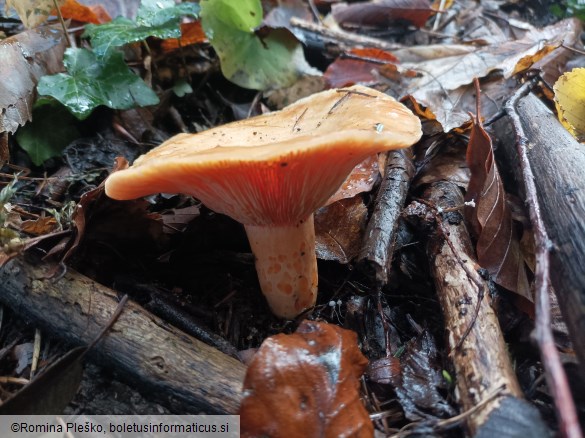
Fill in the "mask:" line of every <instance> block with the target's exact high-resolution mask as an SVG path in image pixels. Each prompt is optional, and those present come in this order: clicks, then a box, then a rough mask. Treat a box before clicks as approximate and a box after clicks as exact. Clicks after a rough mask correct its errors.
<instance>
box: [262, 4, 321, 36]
mask: <svg viewBox="0 0 585 438" xmlns="http://www.w3.org/2000/svg"><path fill="white" fill-rule="evenodd" d="M293 17H296V18H301V19H303V20H309V21H311V20H313V14H312V13H311V10H310V9H309V6H308V5H307V3H306V2H304V1H303V0H278V2H277V5H276V7H274V8H272V9H271V10H270V11H269V12H268V13H267V14H266V17H264V20H263V21H262V24H263V25H264V26H269V27H273V28H276V27H284V28H286V29H288V30H290V31H291V32H292V33H294V34H295V36H297V38H298V37H301V38H302V33H300V32H299V33H296V32H297V28H295V27H294V26H291V25H290V19H291V18H293ZM301 41H302V40H301Z"/></svg>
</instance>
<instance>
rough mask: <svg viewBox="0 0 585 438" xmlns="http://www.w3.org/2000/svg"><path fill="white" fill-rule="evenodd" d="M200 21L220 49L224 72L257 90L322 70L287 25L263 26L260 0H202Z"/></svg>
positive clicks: (290, 82) (208, 35)
mask: <svg viewBox="0 0 585 438" xmlns="http://www.w3.org/2000/svg"><path fill="white" fill-rule="evenodd" d="M200 4H201V25H202V26H203V30H204V31H205V34H206V35H207V37H208V38H209V41H210V42H211V45H212V46H213V48H214V49H215V51H216V52H217V54H218V56H219V60H220V64H221V71H222V73H223V75H224V76H225V77H226V78H227V79H229V80H230V81H232V82H234V83H235V84H237V85H239V86H241V87H244V88H252V89H255V90H266V89H271V88H282V87H286V86H289V85H292V84H293V83H294V82H295V81H296V80H297V79H298V78H299V76H300V75H301V74H304V73H308V74H320V73H319V72H317V70H315V69H313V68H312V67H311V66H309V64H308V63H307V61H306V60H305V57H304V54H303V48H302V46H301V44H300V43H299V42H298V41H297V39H296V38H295V37H294V35H293V34H292V33H291V32H290V31H288V30H287V29H284V28H281V29H274V28H269V27H266V26H264V27H261V28H259V29H256V27H257V26H258V25H260V23H261V22H262V6H261V3H260V0H241V1H238V2H237V4H235V3H234V2H233V1H232V0H201V2H200Z"/></svg>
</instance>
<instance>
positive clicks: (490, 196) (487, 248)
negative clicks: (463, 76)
mask: <svg viewBox="0 0 585 438" xmlns="http://www.w3.org/2000/svg"><path fill="white" fill-rule="evenodd" d="M477 87H478V94H479V85H477ZM478 99H479V97H478ZM480 117H481V116H480V115H479V114H478V115H476V116H475V117H474V119H473V126H472V128H471V135H470V137H469V144H468V147H467V165H468V166H469V170H470V171H471V177H470V180H469V186H468V188H467V193H466V195H465V200H466V201H471V200H473V201H474V202H475V207H472V206H466V208H465V215H466V218H467V220H468V221H469V223H470V224H471V230H472V232H473V234H474V235H475V237H476V238H477V244H476V253H477V260H478V262H479V264H480V265H481V266H482V267H484V268H486V269H487V270H488V271H489V273H490V275H491V276H492V278H493V280H494V281H495V282H496V283H497V284H499V285H501V286H503V287H505V288H506V289H509V290H511V291H514V292H516V293H518V294H520V295H522V296H524V297H525V298H527V299H529V300H531V301H532V295H531V292H530V287H529V284H528V278H527V274H526V267H525V264H524V257H523V255H522V251H521V248H520V239H519V236H518V232H517V230H516V227H515V225H514V223H513V221H512V215H511V213H510V209H509V208H508V205H507V203H506V194H505V192H504V186H503V184H502V180H501V177H500V174H499V172H498V168H497V166H496V163H495V158H494V153H493V146H492V140H491V138H490V136H489V135H488V133H487V132H486V131H485V130H484V129H483V126H482V124H481V121H480Z"/></svg>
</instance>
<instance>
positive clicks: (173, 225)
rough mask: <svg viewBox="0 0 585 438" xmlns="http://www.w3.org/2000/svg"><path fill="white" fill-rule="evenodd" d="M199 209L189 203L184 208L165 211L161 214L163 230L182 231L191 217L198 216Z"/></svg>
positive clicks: (167, 231) (170, 231) (166, 231)
mask: <svg viewBox="0 0 585 438" xmlns="http://www.w3.org/2000/svg"><path fill="white" fill-rule="evenodd" d="M200 212H201V209H200V208H199V206H197V205H190V206H189V207H184V208H174V209H172V210H171V211H169V212H167V213H163V214H161V219H162V222H163V224H164V228H163V231H164V232H165V233H167V234H172V233H176V232H178V231H183V230H184V229H185V228H187V225H189V223H191V221H192V220H193V219H195V218H196V217H198V216H199V214H200Z"/></svg>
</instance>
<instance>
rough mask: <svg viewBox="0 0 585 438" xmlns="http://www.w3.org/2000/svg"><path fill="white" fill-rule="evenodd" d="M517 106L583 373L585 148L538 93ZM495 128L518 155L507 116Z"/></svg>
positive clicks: (509, 149)
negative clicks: (564, 126) (541, 99)
mask: <svg viewBox="0 0 585 438" xmlns="http://www.w3.org/2000/svg"><path fill="white" fill-rule="evenodd" d="M517 112H518V115H519V116H520V119H521V120H522V125H523V128H524V133H525V135H526V137H527V138H526V139H527V140H528V159H529V161H530V165H531V166H532V168H533V172H534V175H535V179H534V183H535V185H536V188H537V191H538V200H539V202H540V205H541V213H542V216H543V219H544V222H545V225H546V229H547V232H548V235H549V238H550V239H551V240H552V244H553V249H552V252H551V272H550V273H551V279H552V283H553V287H554V289H555V292H556V295H557V297H558V300H559V304H560V307H561V311H562V313H563V316H564V318H565V321H566V323H567V325H568V328H569V332H570V334H571V340H572V342H573V344H574V347H575V352H576V353H577V357H578V359H579V362H580V364H581V371H582V375H583V376H584V377H585V337H584V336H583V333H585V270H584V267H585V220H584V218H585V148H584V147H583V145H581V144H579V143H578V142H577V141H576V140H575V139H574V138H573V137H572V136H571V134H569V133H568V132H567V130H566V129H564V128H563V126H562V125H561V124H560V123H559V121H558V120H557V119H556V117H555V116H554V114H553V113H552V112H551V111H550V110H549V109H548V108H547V107H546V106H545V105H544V104H543V103H542V102H541V101H540V100H539V99H538V98H537V97H536V96H534V95H532V94H529V95H527V96H526V97H525V98H523V99H522V100H521V101H520V102H519V104H518V106H517ZM496 129H497V132H498V137H499V138H500V139H501V140H502V144H503V146H504V149H505V151H506V153H507V154H509V155H510V156H511V157H513V158H512V159H514V158H515V157H516V156H517V154H516V151H515V144H516V138H515V134H514V132H513V130H512V127H511V124H510V121H509V119H507V118H506V119H504V120H502V121H500V122H498V124H497V125H496ZM514 169H515V170H516V171H518V170H519V169H517V168H516V167H515V168H514ZM517 176H518V179H519V180H522V178H521V175H517Z"/></svg>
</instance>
